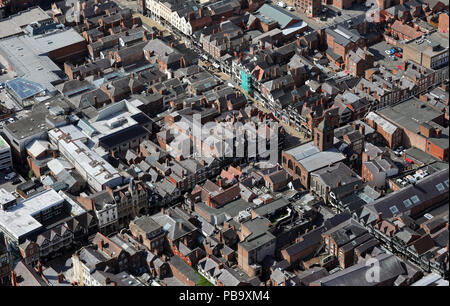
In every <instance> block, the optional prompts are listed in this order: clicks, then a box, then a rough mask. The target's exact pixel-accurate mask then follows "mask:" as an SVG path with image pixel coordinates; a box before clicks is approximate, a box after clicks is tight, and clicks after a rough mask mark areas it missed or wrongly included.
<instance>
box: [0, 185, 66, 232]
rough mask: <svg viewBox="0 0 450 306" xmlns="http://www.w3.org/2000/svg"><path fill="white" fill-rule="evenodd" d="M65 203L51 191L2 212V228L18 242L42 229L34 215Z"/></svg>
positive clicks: (0, 221) (0, 224)
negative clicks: (21, 238)
mask: <svg viewBox="0 0 450 306" xmlns="http://www.w3.org/2000/svg"><path fill="white" fill-rule="evenodd" d="M63 202H64V198H62V197H61V196H60V195H59V194H58V193H57V192H56V191H55V190H53V189H49V190H46V191H43V192H41V193H39V194H37V195H35V196H32V197H30V198H28V199H26V200H23V201H22V202H19V203H17V204H16V205H14V206H12V207H11V208H9V209H8V210H7V211H3V210H0V226H1V227H3V228H4V229H6V230H7V231H8V232H9V233H10V234H11V235H12V236H14V237H15V238H16V239H17V240H19V238H20V237H22V236H24V235H26V234H28V233H30V232H33V231H35V230H37V229H39V228H41V227H42V224H41V223H39V222H38V221H37V220H36V219H34V218H33V216H34V215H36V214H38V213H40V212H41V211H43V210H46V209H49V208H51V207H53V206H57V205H60V204H62V203H63Z"/></svg>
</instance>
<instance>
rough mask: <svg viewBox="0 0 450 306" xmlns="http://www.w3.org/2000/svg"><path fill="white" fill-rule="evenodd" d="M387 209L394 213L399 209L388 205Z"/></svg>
mask: <svg viewBox="0 0 450 306" xmlns="http://www.w3.org/2000/svg"><path fill="white" fill-rule="evenodd" d="M389 210H390V211H391V212H392V213H393V214H394V215H395V214H397V213H399V210H398V208H397V206H395V205H394V206H391V207H389Z"/></svg>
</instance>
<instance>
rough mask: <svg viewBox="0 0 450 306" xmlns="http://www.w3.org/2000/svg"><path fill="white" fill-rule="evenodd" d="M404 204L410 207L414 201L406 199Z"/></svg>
mask: <svg viewBox="0 0 450 306" xmlns="http://www.w3.org/2000/svg"><path fill="white" fill-rule="evenodd" d="M403 204H405V207H406V208H408V207H410V206H411V205H412V202H411V200H410V199H406V200H404V201H403Z"/></svg>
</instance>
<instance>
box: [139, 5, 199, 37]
mask: <svg viewBox="0 0 450 306" xmlns="http://www.w3.org/2000/svg"><path fill="white" fill-rule="evenodd" d="M146 8H147V10H148V11H149V13H150V16H151V17H152V18H153V19H155V20H160V19H164V20H165V21H166V22H167V23H168V24H170V25H171V26H172V27H174V28H176V29H177V30H178V31H180V32H181V33H183V34H184V35H187V36H190V35H192V25H191V23H190V22H189V19H188V17H187V15H188V14H189V13H192V12H198V11H199V7H198V6H197V5H196V3H195V2H194V1H159V0H146Z"/></svg>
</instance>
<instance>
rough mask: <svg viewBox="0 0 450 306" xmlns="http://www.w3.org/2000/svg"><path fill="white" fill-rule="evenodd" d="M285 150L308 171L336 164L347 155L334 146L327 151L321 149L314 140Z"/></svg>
mask: <svg viewBox="0 0 450 306" xmlns="http://www.w3.org/2000/svg"><path fill="white" fill-rule="evenodd" d="M285 152H286V153H287V154H289V155H292V156H293V157H294V158H295V159H296V160H297V161H298V162H299V163H300V164H301V165H302V166H303V167H304V168H305V170H306V171H308V172H311V171H315V170H318V169H321V168H323V167H325V166H328V165H329V164H334V163H337V162H339V161H343V160H344V159H345V156H344V155H343V154H342V153H341V152H339V151H338V150H337V149H336V148H334V147H333V148H330V149H328V150H326V151H320V150H319V148H318V147H316V146H315V145H314V142H312V141H311V142H308V143H305V144H302V145H299V146H298V147H295V148H292V149H290V150H287V151H285Z"/></svg>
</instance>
